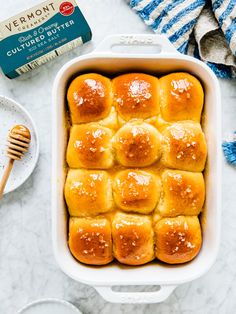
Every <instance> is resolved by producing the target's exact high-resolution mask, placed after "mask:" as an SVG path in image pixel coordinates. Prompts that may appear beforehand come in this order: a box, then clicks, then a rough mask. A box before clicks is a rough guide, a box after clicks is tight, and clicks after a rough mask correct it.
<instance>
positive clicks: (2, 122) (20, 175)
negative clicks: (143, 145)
mask: <svg viewBox="0 0 236 314" xmlns="http://www.w3.org/2000/svg"><path fill="white" fill-rule="evenodd" d="M16 124H24V125H25V126H26V127H27V128H28V129H29V130H30V133H31V142H30V147H29V151H28V152H27V153H26V154H25V156H24V157H23V158H22V160H20V161H17V160H16V161H15V162H14V166H13V169H12V173H11V175H10V177H9V179H8V182H7V185H6V187H5V191H4V194H6V193H9V192H11V191H13V190H15V189H16V188H18V187H19V186H20V185H21V184H23V183H24V182H25V181H26V179H27V178H28V177H29V176H30V175H31V173H32V172H33V170H34V168H35V166H36V163H37V161H38V156H39V143H38V134H37V131H36V127H35V124H34V122H33V120H32V118H31V116H30V115H29V113H28V112H27V111H26V110H25V109H24V108H23V107H22V106H21V105H19V104H18V103H16V102H15V101H14V100H12V99H10V98H7V97H5V96H1V95H0V179H1V178H2V174H3V170H4V166H5V165H6V163H7V161H8V157H6V147H7V135H8V133H9V131H10V130H11V128H12V127H13V126H14V125H16Z"/></svg>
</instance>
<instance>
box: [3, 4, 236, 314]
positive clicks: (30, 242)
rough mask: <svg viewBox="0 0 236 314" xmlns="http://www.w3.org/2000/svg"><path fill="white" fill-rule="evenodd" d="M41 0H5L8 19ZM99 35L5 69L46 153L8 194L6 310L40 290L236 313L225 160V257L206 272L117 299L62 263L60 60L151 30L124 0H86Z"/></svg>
mask: <svg viewBox="0 0 236 314" xmlns="http://www.w3.org/2000/svg"><path fill="white" fill-rule="evenodd" d="M37 2H38V1H37V0H7V1H1V10H0V19H3V18H5V17H8V16H9V15H10V14H14V13H16V12H17V10H19V9H21V8H22V9H24V8H27V6H30V5H31V4H35V3H37ZM79 2H80V5H81V8H82V9H83V12H84V14H85V16H86V18H87V19H88V21H89V23H90V25H91V28H92V30H93V41H92V42H91V43H89V44H86V45H85V46H84V47H82V48H78V49H76V50H74V51H73V52H71V53H68V54H66V55H65V56H63V57H60V58H58V59H57V60H55V61H53V62H51V63H48V64H47V65H46V66H43V67H41V68H39V69H37V70H35V71H33V72H31V73H30V74H27V75H25V76H22V77H21V78H19V79H15V80H8V79H7V78H5V77H3V76H2V75H1V76H0V94H4V95H6V96H10V97H12V98H13V99H15V100H17V101H18V102H20V103H21V104H22V105H23V106H25V108H27V109H28V110H29V112H30V113H31V114H32V116H33V118H34V120H35V122H36V125H37V127H38V130H39V135H40V146H41V149H40V159H39V163H38V166H37V168H36V170H35V172H34V174H33V175H32V176H31V177H30V179H29V180H28V181H27V182H26V183H25V184H24V185H23V186H22V187H21V188H19V189H18V190H17V191H15V192H14V193H11V194H8V195H7V196H5V197H4V199H3V200H2V201H1V202H0V313H1V314H13V313H15V312H16V311H17V310H18V309H19V308H20V307H21V306H23V305H25V304H26V303H28V302H30V301H33V300H35V299H39V298H45V297H57V298H63V299H66V300H68V301H71V302H72V303H74V304H76V305H78V307H79V308H80V309H81V311H83V312H84V313H86V314H88V313H103V314H106V313H107V314H108V313H115V314H119V313H135V314H141V313H168V314H169V313H199V314H202V313H204V314H205V313H212V314H213V313H214V314H215V313H230V314H231V313H235V309H236V298H235V295H236V284H235V281H236V267H235V265H236V201H235V186H236V170H235V169H233V168H232V167H230V166H228V165H227V164H226V163H224V164H223V182H222V187H223V211H222V237H221V248H220V252H219V256H218V259H217V262H216V263H215V265H214V266H213V267H212V269H211V270H210V271H209V272H208V274H206V275H205V276H203V277H202V278H200V279H198V280H196V281H194V282H192V283H188V284H184V285H182V286H180V287H178V288H177V289H176V290H175V292H174V293H173V294H172V295H171V296H170V298H169V299H168V300H167V301H165V302H164V303H162V304H159V305H158V304H156V305H112V304H109V303H106V302H105V301H104V300H103V299H102V298H101V297H100V296H99V295H98V294H97V293H96V292H95V290H94V289H93V288H91V287H89V286H86V285H83V284H80V283H78V282H75V281H73V280H71V279H70V278H68V277H67V276H66V275H65V274H63V273H62V271H61V270H60V269H59V267H58V266H57V264H56V262H55V259H54V256H53V252H52V243H51V217H50V215H51V214H50V168H51V166H50V163H51V152H50V145H51V88H52V83H53V79H54V77H55V74H56V73H57V71H58V70H59V69H60V67H61V66H62V65H63V64H64V63H65V62H66V61H68V60H70V59H71V58H73V57H75V56H77V55H78V54H80V53H86V52H89V51H91V50H92V49H93V47H94V46H96V45H97V44H98V43H99V42H100V41H101V40H102V39H103V38H104V37H105V36H106V35H109V34H114V33H131V32H132V33H148V32H150V31H149V30H148V29H147V28H146V26H144V24H143V23H142V22H141V20H140V19H139V17H138V16H136V15H135V14H134V13H133V12H131V11H130V9H129V8H128V7H127V5H126V3H125V1H124V0H80V1H79ZM221 88H222V102H223V116H222V121H223V133H226V132H230V131H233V130H234V129H236V82H235V81H234V82H232V81H231V82H230V81H221Z"/></svg>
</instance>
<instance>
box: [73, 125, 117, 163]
mask: <svg viewBox="0 0 236 314" xmlns="http://www.w3.org/2000/svg"><path fill="white" fill-rule="evenodd" d="M112 136H113V132H112V131H111V130H110V129H108V128H106V127H102V126H100V125H98V124H95V123H89V124H81V125H73V126H72V128H71V131H70V139H69V143H68V147H67V163H68V165H69V167H70V168H87V169H108V168H110V167H111V166H112V165H113V154H112V143H111V140H112Z"/></svg>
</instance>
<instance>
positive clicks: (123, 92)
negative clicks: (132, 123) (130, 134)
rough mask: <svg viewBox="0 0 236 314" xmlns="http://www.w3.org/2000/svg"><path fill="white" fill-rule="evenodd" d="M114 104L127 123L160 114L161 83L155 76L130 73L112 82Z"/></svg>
mask: <svg viewBox="0 0 236 314" xmlns="http://www.w3.org/2000/svg"><path fill="white" fill-rule="evenodd" d="M112 89H113V93H114V104H115V107H116V109H117V112H118V114H119V115H120V116H121V117H122V118H123V119H124V120H126V121H128V120H130V119H132V118H141V119H146V118H149V117H152V116H155V115H157V114H158V113H159V111H160V107H159V82H158V79H157V78H156V77H154V76H151V75H147V74H143V73H129V74H123V75H120V76H117V77H116V78H114V79H113V81H112Z"/></svg>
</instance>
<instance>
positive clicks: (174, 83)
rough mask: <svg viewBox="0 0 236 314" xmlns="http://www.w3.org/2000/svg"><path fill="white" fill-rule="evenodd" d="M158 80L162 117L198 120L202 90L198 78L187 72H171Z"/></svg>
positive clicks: (168, 119) (201, 104)
mask: <svg viewBox="0 0 236 314" xmlns="http://www.w3.org/2000/svg"><path fill="white" fill-rule="evenodd" d="M159 82H160V107H161V115H162V117H163V119H165V120H167V121H178V120H193V121H197V122H200V120H201V113H202V107H203V101H204V92H203V88H202V85H201V83H200V82H199V80H198V79H196V78H195V77H194V76H192V75H190V74H188V73H171V74H169V75H166V76H163V77H162V78H161V79H160V80H159Z"/></svg>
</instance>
